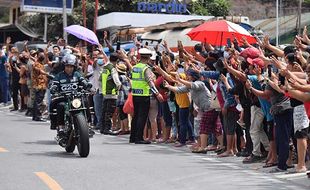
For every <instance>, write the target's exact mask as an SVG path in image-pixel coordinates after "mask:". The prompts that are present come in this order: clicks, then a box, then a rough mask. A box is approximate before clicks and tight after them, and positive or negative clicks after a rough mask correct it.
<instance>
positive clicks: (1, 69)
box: [0, 55, 9, 79]
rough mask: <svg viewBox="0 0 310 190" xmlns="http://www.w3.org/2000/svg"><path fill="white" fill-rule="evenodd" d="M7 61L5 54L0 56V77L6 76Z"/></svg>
mask: <svg viewBox="0 0 310 190" xmlns="http://www.w3.org/2000/svg"><path fill="white" fill-rule="evenodd" d="M6 62H7V57H6V56H5V55H2V56H1V57H0V78H2V79H3V78H7V77H8V76H9V75H8V72H7V71H6V70H5V65H4V64H5V63H6Z"/></svg>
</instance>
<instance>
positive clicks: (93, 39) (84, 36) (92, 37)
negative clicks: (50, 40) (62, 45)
mask: <svg viewBox="0 0 310 190" xmlns="http://www.w3.org/2000/svg"><path fill="white" fill-rule="evenodd" d="M64 30H65V31H66V32H68V33H69V34H72V35H74V36H76V37H77V38H79V39H81V40H85V41H87V42H89V43H91V44H96V45H99V40H98V38H97V36H96V34H95V33H94V32H93V31H91V30H89V29H88V28H85V27H83V26H80V25H71V26H68V27H66V28H64Z"/></svg>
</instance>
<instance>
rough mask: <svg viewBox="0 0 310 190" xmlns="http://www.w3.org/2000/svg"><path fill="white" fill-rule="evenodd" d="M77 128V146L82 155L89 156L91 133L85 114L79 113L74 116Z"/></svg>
mask: <svg viewBox="0 0 310 190" xmlns="http://www.w3.org/2000/svg"><path fill="white" fill-rule="evenodd" d="M74 120H75V130H76V132H77V143H76V144H77V148H78V151H79V155H80V156H81V157H87V156H88V154H89V149H90V148H89V134H88V126H87V122H86V119H85V116H84V115H82V114H77V115H75V116H74Z"/></svg>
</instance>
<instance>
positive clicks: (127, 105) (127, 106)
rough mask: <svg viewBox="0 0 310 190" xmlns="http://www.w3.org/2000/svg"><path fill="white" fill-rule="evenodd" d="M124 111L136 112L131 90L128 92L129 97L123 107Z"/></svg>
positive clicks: (128, 112) (131, 113)
mask: <svg viewBox="0 0 310 190" xmlns="http://www.w3.org/2000/svg"><path fill="white" fill-rule="evenodd" d="M123 112H124V113H127V114H130V115H133V114H134V106H133V97H132V93H131V92H130V93H129V94H128V98H127V100H126V102H125V104H124V107H123Z"/></svg>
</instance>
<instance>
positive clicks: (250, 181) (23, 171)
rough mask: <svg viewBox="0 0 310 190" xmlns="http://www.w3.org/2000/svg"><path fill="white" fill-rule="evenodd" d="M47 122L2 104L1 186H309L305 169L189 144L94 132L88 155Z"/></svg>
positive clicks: (9, 189) (257, 189) (118, 189)
mask: <svg viewBox="0 0 310 190" xmlns="http://www.w3.org/2000/svg"><path fill="white" fill-rule="evenodd" d="M54 137H55V131H51V130H49V124H48V123H41V122H39V123H37V122H32V121H31V119H30V118H27V117H25V116H22V115H21V114H20V113H10V112H9V111H8V109H7V108H0V190H20V189H21V190H24V189H25V190H45V189H46V190H48V189H52V190H56V189H74V190H79V189H81V190H87V189H91V190H93V189H100V190H109V189H112V190H122V189H124V190H140V189H141V190H144V189H145V190H159V189H165V190H174V189H175V190H183V189H184V190H191V189H192V190H197V189H198V190H199V189H201V190H202V189H208V190H213V189H215V190H222V189H223V190H228V189H229V190H234V189H238V190H242V189H246V190H249V189H251V190H263V189H268V190H270V189H275V190H281V189H294V190H301V189H308V190H309V188H310V180H309V179H307V178H306V176H305V175H304V174H303V175H287V174H277V175H272V174H269V173H268V172H267V170H262V169H260V168H261V165H262V164H252V165H243V164H242V163H241V158H237V157H233V158H216V156H215V154H212V153H208V154H207V155H195V154H192V153H190V152H189V150H188V148H187V147H183V148H174V147H173V146H171V145H164V144H152V145H135V144H129V143H128V136H122V137H113V136H104V135H100V134H97V135H95V136H94V138H92V139H91V145H90V146H91V151H90V155H89V156H88V157H87V158H80V157H79V156H78V153H77V151H75V152H74V153H73V154H68V153H65V151H64V149H62V148H61V147H60V146H58V145H56V142H55V141H54Z"/></svg>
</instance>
